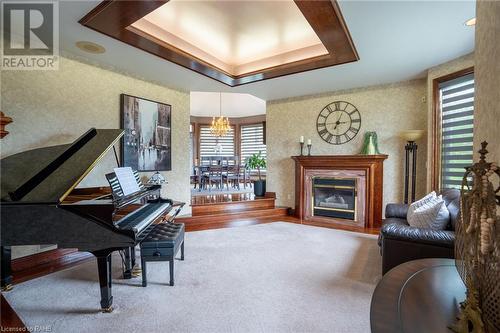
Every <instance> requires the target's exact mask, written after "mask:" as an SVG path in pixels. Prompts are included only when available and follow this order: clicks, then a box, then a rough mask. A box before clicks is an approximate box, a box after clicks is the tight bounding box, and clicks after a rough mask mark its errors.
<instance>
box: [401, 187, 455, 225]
mask: <svg viewBox="0 0 500 333" xmlns="http://www.w3.org/2000/svg"><path fill="white" fill-rule="evenodd" d="M431 194H432V193H431ZM406 219H407V220H408V224H409V225H411V226H412V227H416V228H431V229H436V230H444V229H445V228H446V226H447V225H448V222H449V221H450V212H449V211H448V208H446V204H445V202H444V200H443V197H442V196H436V195H435V193H434V196H432V195H430V194H429V195H426V196H425V197H424V198H422V199H420V200H419V201H415V202H414V203H412V204H411V205H410V207H409V208H408V214H407V215H406Z"/></svg>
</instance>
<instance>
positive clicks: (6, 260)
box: [0, 246, 12, 291]
mask: <svg viewBox="0 0 500 333" xmlns="http://www.w3.org/2000/svg"><path fill="white" fill-rule="evenodd" d="M0 252H1V256H2V259H1V260H2V264H1V267H0V269H1V287H2V291H9V290H11V289H12V271H11V267H10V262H11V259H12V253H11V249H10V246H0Z"/></svg>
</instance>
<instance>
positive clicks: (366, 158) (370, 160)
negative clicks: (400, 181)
mask: <svg viewBox="0 0 500 333" xmlns="http://www.w3.org/2000/svg"><path fill="white" fill-rule="evenodd" d="M387 158H388V155H384V154H379V155H312V156H292V159H293V160H294V161H295V215H296V216H297V217H298V218H300V219H301V220H302V221H307V220H309V221H311V222H315V218H314V217H311V216H309V215H308V212H307V207H306V202H308V199H307V198H306V193H307V192H308V189H307V187H308V186H310V183H309V182H308V180H307V175H311V174H312V173H314V172H325V170H348V171H354V170H355V171H358V172H360V173H362V174H363V179H365V180H366V184H365V189H366V190H365V191H364V193H365V204H364V228H380V226H381V224H382V200H383V183H384V181H383V174H384V164H383V162H384V160H386V159H387ZM316 222H318V221H316Z"/></svg>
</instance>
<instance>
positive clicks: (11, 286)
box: [2, 283, 14, 291]
mask: <svg viewBox="0 0 500 333" xmlns="http://www.w3.org/2000/svg"><path fill="white" fill-rule="evenodd" d="M13 288H14V286H13V285H12V284H10V283H9V284H7V285H5V286H3V287H2V291H11V290H12V289H13Z"/></svg>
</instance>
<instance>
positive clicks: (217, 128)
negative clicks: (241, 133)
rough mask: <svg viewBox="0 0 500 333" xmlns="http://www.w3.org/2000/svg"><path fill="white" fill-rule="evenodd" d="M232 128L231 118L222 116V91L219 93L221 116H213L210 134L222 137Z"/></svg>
mask: <svg viewBox="0 0 500 333" xmlns="http://www.w3.org/2000/svg"><path fill="white" fill-rule="evenodd" d="M230 129H231V125H229V118H228V117H226V118H224V117H223V116H222V93H219V117H217V118H216V117H213V118H212V124H211V125H210V134H212V135H214V136H216V137H221V136H225V135H226V134H227V133H228V132H229V130H230Z"/></svg>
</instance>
